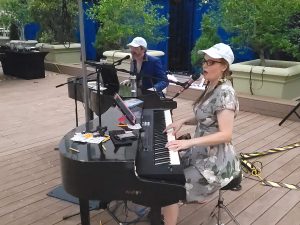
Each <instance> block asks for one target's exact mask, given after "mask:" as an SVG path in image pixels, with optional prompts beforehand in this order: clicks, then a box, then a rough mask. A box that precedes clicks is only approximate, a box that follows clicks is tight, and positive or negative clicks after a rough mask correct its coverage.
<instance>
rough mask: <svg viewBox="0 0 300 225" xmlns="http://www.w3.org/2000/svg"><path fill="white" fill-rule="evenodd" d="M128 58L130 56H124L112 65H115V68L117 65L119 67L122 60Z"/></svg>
mask: <svg viewBox="0 0 300 225" xmlns="http://www.w3.org/2000/svg"><path fill="white" fill-rule="evenodd" d="M129 58H130V55H126V56H125V57H123V58H122V59H119V60H117V61H115V62H114V65H115V66H118V65H120V64H121V63H122V62H123V60H126V59H129Z"/></svg>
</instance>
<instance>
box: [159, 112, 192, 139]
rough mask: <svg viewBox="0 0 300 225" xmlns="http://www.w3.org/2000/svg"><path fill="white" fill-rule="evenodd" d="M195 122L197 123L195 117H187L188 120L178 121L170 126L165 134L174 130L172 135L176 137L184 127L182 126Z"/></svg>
mask: <svg viewBox="0 0 300 225" xmlns="http://www.w3.org/2000/svg"><path fill="white" fill-rule="evenodd" d="M193 121H196V119H195V117H194V116H190V117H187V118H183V119H181V120H177V121H175V122H173V123H171V124H169V125H168V126H167V127H166V129H165V130H164V131H163V132H167V131H168V130H170V129H173V132H172V134H173V135H174V136H176V133H177V132H178V131H179V130H180V128H181V127H182V125H184V124H190V123H192V122H193Z"/></svg>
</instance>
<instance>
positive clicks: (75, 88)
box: [55, 73, 95, 127]
mask: <svg viewBox="0 0 300 225" xmlns="http://www.w3.org/2000/svg"><path fill="white" fill-rule="evenodd" d="M93 74H95V73H90V74H88V75H87V77H88V76H91V75H93ZM81 79H83V77H75V79H74V80H69V81H68V82H65V83H62V84H59V85H56V86H55V87H56V88H59V87H62V86H64V85H66V84H71V83H74V103H75V125H76V127H78V104H77V99H78V91H77V85H78V84H79V80H81Z"/></svg>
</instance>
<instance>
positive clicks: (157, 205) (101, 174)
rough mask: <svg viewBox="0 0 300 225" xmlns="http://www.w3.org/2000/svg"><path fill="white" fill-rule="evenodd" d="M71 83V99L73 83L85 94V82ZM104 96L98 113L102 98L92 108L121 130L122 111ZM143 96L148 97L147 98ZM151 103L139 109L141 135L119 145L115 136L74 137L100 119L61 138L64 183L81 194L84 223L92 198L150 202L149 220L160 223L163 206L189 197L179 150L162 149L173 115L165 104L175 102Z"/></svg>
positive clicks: (107, 123)
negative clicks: (84, 139)
mask: <svg viewBox="0 0 300 225" xmlns="http://www.w3.org/2000/svg"><path fill="white" fill-rule="evenodd" d="M68 86H69V96H70V97H71V98H74V94H72V93H74V88H75V89H78V90H77V92H79V94H78V93H77V97H78V96H80V95H82V93H80V89H82V87H80V85H78V82H74V83H73V84H72V82H69V83H68ZM91 95H94V97H95V96H96V97H95V98H96V99H97V98H98V96H97V95H96V94H95V91H92V90H89V96H91ZM147 96H149V95H147ZM142 98H143V97H142ZM81 99H82V98H81ZM150 99H151V98H150ZM78 100H80V98H79V99H78ZM100 100H101V103H102V104H101V113H100V114H99V111H98V109H99V107H98V106H97V102H99V101H98V100H95V101H94V103H92V104H95V105H94V106H92V105H91V104H90V105H89V107H90V109H92V110H93V111H94V112H96V114H97V115H101V117H100V118H101V125H102V126H107V129H108V131H113V130H121V128H119V127H117V126H116V125H117V123H118V120H117V119H118V118H119V117H121V116H122V113H121V111H120V110H119V109H118V108H116V107H114V101H113V97H112V96H111V95H105V94H103V93H102V94H101V99H100ZM143 100H144V101H147V98H143ZM167 101H168V102H169V100H167ZM151 104H155V107H150V106H151ZM151 104H148V105H147V104H146V105H147V107H138V108H137V109H136V110H137V112H136V115H137V117H138V118H137V119H138V122H139V123H140V124H141V125H142V129H140V130H136V131H135V134H136V137H137V138H136V140H132V141H131V143H130V145H126V146H119V145H118V146H115V145H114V143H113V142H112V141H111V140H110V141H107V142H105V143H104V144H89V143H78V142H73V141H72V140H71V138H72V137H73V136H74V134H75V133H76V132H84V131H93V130H95V129H96V128H97V126H98V125H99V119H98V118H96V119H93V120H90V121H89V122H88V123H86V124H83V125H81V126H79V127H76V128H74V129H73V130H71V131H70V132H69V133H67V134H66V135H65V136H64V137H63V139H62V140H61V141H60V144H59V151H60V159H61V171H62V181H63V187H64V189H65V191H67V192H68V193H69V194H71V195H73V196H75V197H78V198H79V203H80V216H81V223H82V224H83V225H89V224H90V219H89V200H101V201H104V202H107V203H108V202H110V201H113V200H131V201H133V202H135V203H137V204H141V205H144V206H148V207H151V215H150V220H151V224H152V225H158V224H159V225H160V224H161V212H160V211H161V207H163V206H166V205H170V204H173V203H176V202H178V201H179V200H184V199H185V188H184V184H185V179H184V175H183V168H182V165H181V164H180V160H179V156H178V153H175V155H174V154H173V155H170V154H169V151H168V150H167V149H166V148H164V145H165V143H166V142H167V139H168V137H167V135H166V134H163V133H162V131H163V130H164V128H165V127H166V124H168V123H170V119H171V112H170V109H167V108H166V106H171V107H174V103H171V104H170V105H167V104H165V103H164V102H163V101H161V102H158V101H156V102H155V103H151ZM72 149H76V150H77V151H73V150H72Z"/></svg>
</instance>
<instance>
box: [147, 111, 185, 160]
mask: <svg viewBox="0 0 300 225" xmlns="http://www.w3.org/2000/svg"><path fill="white" fill-rule="evenodd" d="M154 115H155V122H154V123H155V124H154V140H153V142H154V149H153V151H154V165H162V164H169V165H180V160H179V155H178V152H174V151H169V150H168V149H167V148H165V145H166V143H167V142H168V141H172V140H175V137H174V135H172V130H169V131H168V132H167V133H166V134H165V133H163V130H164V129H165V128H166V127H167V126H168V125H169V124H171V123H172V116H171V112H170V110H165V111H156V112H155V113H154Z"/></svg>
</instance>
